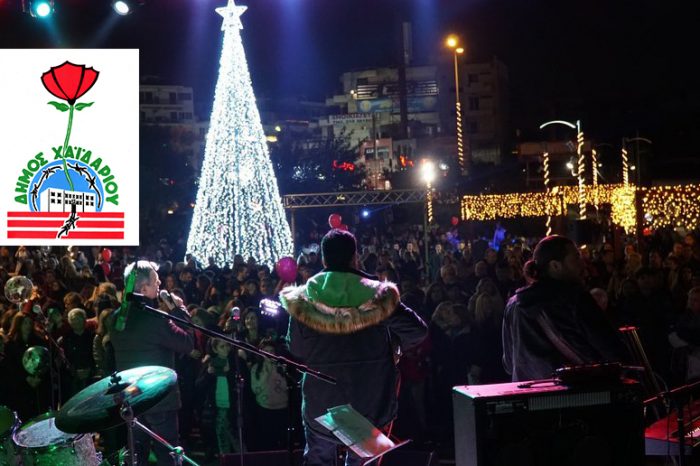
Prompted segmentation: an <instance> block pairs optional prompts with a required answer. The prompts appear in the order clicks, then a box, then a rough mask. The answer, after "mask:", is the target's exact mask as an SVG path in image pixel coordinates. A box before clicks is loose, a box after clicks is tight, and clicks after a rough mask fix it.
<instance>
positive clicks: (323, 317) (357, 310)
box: [280, 272, 400, 334]
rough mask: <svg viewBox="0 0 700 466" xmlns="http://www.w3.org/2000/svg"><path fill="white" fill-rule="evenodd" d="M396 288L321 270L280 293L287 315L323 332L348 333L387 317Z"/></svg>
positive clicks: (396, 299)
mask: <svg viewBox="0 0 700 466" xmlns="http://www.w3.org/2000/svg"><path fill="white" fill-rule="evenodd" d="M399 300H400V299H399V290H398V289H397V287H396V285H395V284H393V283H391V282H380V281H377V280H371V279H369V278H366V277H362V276H360V275H358V274H355V273H352V272H321V273H319V274H316V275H314V276H313V277H311V278H310V279H309V281H308V282H307V283H306V285H302V286H290V287H287V288H285V289H283V290H282V292H281V293H280V301H281V302H282V306H283V307H284V308H285V309H286V310H287V312H288V313H289V315H290V316H292V317H294V318H295V319H297V320H298V321H300V322H301V323H303V324H304V325H306V326H307V327H310V328H312V329H314V330H317V331H319V332H322V333H335V334H347V333H352V332H356V331H358V330H362V329H364V328H367V327H370V326H372V325H375V324H377V323H379V322H381V321H383V320H385V319H386V318H387V317H389V316H390V315H391V314H392V313H393V312H394V310H395V309H396V306H397V305H398V304H399Z"/></svg>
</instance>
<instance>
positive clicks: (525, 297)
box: [503, 280, 625, 382]
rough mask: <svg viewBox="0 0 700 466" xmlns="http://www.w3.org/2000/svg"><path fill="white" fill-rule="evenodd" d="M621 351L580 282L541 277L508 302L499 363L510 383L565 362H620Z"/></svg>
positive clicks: (544, 374)
mask: <svg viewBox="0 0 700 466" xmlns="http://www.w3.org/2000/svg"><path fill="white" fill-rule="evenodd" d="M554 341H556V342H558V344H557V343H554ZM562 346H563V350H562ZM572 354H573V357H572ZM624 355H625V350H624V346H623V344H622V341H621V339H620V338H619V337H618V335H617V333H616V331H615V329H614V328H613V327H612V326H611V325H610V323H609V322H608V321H607V320H606V318H605V315H604V314H603V312H602V311H601V310H600V309H599V308H598V306H597V305H596V303H595V301H594V300H593V297H592V296H591V294H590V293H588V292H587V291H586V290H585V289H584V288H583V287H581V286H579V285H576V284H570V283H565V282H562V281H554V280H541V281H537V282H535V283H533V284H531V285H529V286H527V287H525V288H521V289H519V290H518V291H517V292H516V293H515V295H514V296H513V297H512V298H511V299H510V300H509V301H508V305H507V306H506V312H505V316H504V319H503V363H504V366H505V369H506V372H508V373H509V374H511V377H512V380H513V381H514V382H515V381H521V380H535V379H544V378H548V377H551V376H552V373H553V371H554V370H555V369H557V368H559V367H561V366H563V365H566V364H575V363H577V364H580V363H587V364H589V363H595V362H612V361H621V360H622V359H624Z"/></svg>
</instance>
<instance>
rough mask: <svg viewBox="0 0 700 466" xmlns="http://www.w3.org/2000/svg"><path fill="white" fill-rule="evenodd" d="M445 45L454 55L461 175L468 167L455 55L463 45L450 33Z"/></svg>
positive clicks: (462, 50) (462, 49)
mask: <svg viewBox="0 0 700 466" xmlns="http://www.w3.org/2000/svg"><path fill="white" fill-rule="evenodd" d="M445 45H446V46H447V47H448V48H450V49H452V55H453V56H454V66H455V114H456V118H457V163H458V164H459V169H460V172H461V174H462V175H466V174H467V173H468V170H469V167H468V163H467V160H466V159H465V157H464V134H463V131H462V102H461V100H460V98H459V63H458V61H457V55H462V54H463V53H464V47H461V46H460V45H459V38H458V37H457V36H456V35H454V34H450V35H449V36H447V39H445Z"/></svg>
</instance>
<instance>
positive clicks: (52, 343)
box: [31, 305, 70, 411]
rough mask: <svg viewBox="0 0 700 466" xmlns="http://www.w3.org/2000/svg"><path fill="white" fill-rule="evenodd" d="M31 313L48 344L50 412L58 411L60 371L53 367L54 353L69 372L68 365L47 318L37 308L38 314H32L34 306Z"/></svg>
mask: <svg viewBox="0 0 700 466" xmlns="http://www.w3.org/2000/svg"><path fill="white" fill-rule="evenodd" d="M31 310H32V313H33V314H34V315H35V316H36V319H35V320H36V321H37V322H39V324H40V325H41V326H42V330H43V331H44V335H45V336H46V341H47V342H48V344H49V383H50V384H51V410H52V411H56V410H58V406H59V404H60V403H61V390H62V389H61V369H60V368H59V367H56V366H55V365H54V351H55V352H56V354H57V355H58V359H59V360H60V362H61V363H62V364H65V366H66V369H68V370H70V363H69V362H68V359H66V355H65V353H64V352H63V348H61V347H60V346H59V345H58V343H57V342H56V340H54V338H53V337H52V336H51V331H50V330H49V318H48V316H46V315H44V311H43V310H41V307H39V312H34V305H32V307H31Z"/></svg>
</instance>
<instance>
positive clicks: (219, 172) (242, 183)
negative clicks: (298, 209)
mask: <svg viewBox="0 0 700 466" xmlns="http://www.w3.org/2000/svg"><path fill="white" fill-rule="evenodd" d="M245 10H246V7H244V6H237V5H236V4H235V3H234V0H229V2H228V5H227V6H226V7H223V8H217V9H216V12H217V13H219V14H220V15H221V16H222V17H223V24H222V27H221V30H222V31H224V40H223V47H222V52H221V59H220V61H219V77H218V80H217V83H216V90H215V93H214V105H213V108H212V113H211V120H210V121H211V125H210V128H209V132H208V133H207V139H206V148H205V152H204V162H203V164H202V173H201V176H200V179H199V191H198V193H197V200H196V203H195V207H194V213H193V217H192V225H191V227H190V234H189V238H188V240H187V251H188V252H190V253H192V254H193V255H194V256H195V257H197V258H198V259H199V260H201V261H206V260H207V259H208V258H209V257H213V258H214V260H215V261H216V263H217V264H218V265H224V264H232V263H233V258H234V256H235V255H236V254H240V255H242V256H243V257H244V258H247V257H249V256H252V257H254V258H255V259H256V260H257V261H258V262H259V263H264V264H268V265H273V264H274V263H276V262H277V260H278V259H279V258H281V257H284V256H287V255H291V254H292V251H293V243H292V236H291V232H290V229H289V225H288V223H287V220H286V217H285V213H284V209H283V207H282V201H281V199H280V196H279V189H278V186H277V180H276V178H275V175H274V172H273V169H272V163H271V162H270V156H269V153H268V148H267V143H266V140H265V133H264V132H263V128H262V124H261V122H260V114H259V111H258V108H257V105H256V103H255V95H254V93H253V85H252V82H251V79H250V72H249V70H248V64H247V61H246V58H245V51H244V49H243V42H242V40H241V34H240V30H241V29H243V25H242V23H241V19H240V17H241V15H242V14H243V12H244V11H245Z"/></svg>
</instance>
